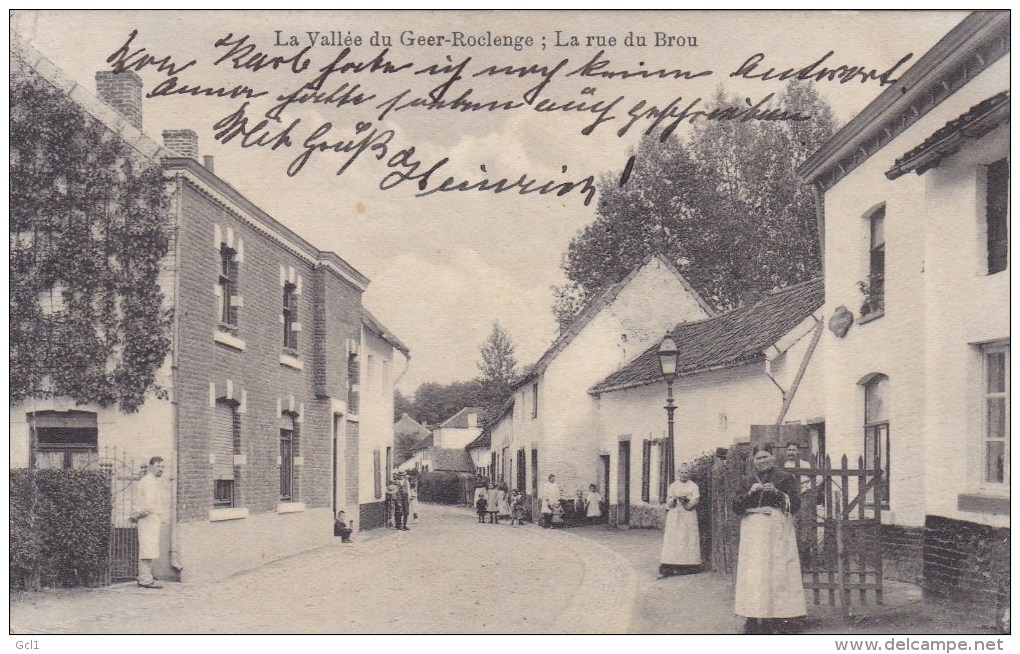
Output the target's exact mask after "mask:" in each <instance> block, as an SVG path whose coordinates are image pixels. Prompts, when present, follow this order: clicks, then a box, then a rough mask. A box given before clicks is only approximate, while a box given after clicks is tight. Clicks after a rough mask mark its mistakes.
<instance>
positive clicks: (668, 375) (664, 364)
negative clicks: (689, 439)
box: [659, 333, 680, 485]
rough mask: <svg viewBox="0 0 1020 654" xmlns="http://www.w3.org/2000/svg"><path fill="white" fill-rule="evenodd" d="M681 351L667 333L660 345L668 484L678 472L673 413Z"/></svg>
mask: <svg viewBox="0 0 1020 654" xmlns="http://www.w3.org/2000/svg"><path fill="white" fill-rule="evenodd" d="M679 355H680V351H679V350H677V349H676V343H675V342H674V341H673V339H672V337H670V335H669V334H668V333H667V334H666V338H664V339H662V343H660V344H659V369H660V370H662V378H663V379H665V380H666V423H667V424H668V425H669V435H668V436H667V438H666V480H667V481H666V483H667V485H669V484H672V483H673V478H674V475H675V474H676V470H674V467H673V413H674V412H675V411H676V405H675V404H674V403H673V382H674V381H676V369H677V361H678V359H679Z"/></svg>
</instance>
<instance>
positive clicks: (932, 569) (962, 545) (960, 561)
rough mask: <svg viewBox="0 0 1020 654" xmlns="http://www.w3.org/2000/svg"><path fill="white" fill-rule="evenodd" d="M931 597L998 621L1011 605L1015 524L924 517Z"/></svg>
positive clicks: (926, 580)
mask: <svg viewBox="0 0 1020 654" xmlns="http://www.w3.org/2000/svg"><path fill="white" fill-rule="evenodd" d="M924 526H925V534H924V592H925V597H926V598H929V599H932V600H934V601H937V602H940V603H945V604H946V605H947V606H949V608H951V609H952V610H954V611H959V612H961V613H967V614H970V615H972V616H977V617H980V618H982V619H983V620H985V621H987V622H988V623H989V624H995V623H996V621H997V620H998V618H999V615H1000V613H1001V611H1003V610H1004V609H1007V608H1009V601H1010V588H1009V583H1010V556H1009V541H1010V536H1009V531H1010V530H1009V529H1001V528H994V527H988V526H985V525H979V524H976V523H973V522H966V521H963V520H953V519H950V518H943V517H940V516H932V515H929V516H927V517H926V518H925V521H924Z"/></svg>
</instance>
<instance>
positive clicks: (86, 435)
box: [28, 411, 99, 470]
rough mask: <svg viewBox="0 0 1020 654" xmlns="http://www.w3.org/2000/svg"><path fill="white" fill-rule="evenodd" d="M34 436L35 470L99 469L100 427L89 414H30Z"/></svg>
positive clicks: (94, 416)
mask: <svg viewBox="0 0 1020 654" xmlns="http://www.w3.org/2000/svg"><path fill="white" fill-rule="evenodd" d="M28 422H29V428H30V429H31V430H32V431H33V432H34V440H33V446H32V467H33V468H35V469H37V470H39V469H44V468H69V469H75V470H98V469H99V448H98V441H99V426H98V422H97V421H96V414H95V413H92V412H89V411H37V412H35V413H30V414H28Z"/></svg>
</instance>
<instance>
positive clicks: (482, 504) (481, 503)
mask: <svg viewBox="0 0 1020 654" xmlns="http://www.w3.org/2000/svg"><path fill="white" fill-rule="evenodd" d="M488 508H489V501H488V500H487V499H485V495H479V496H478V499H477V500H475V510H476V511H478V524H480V525H484V524H485V512H486V510H487V509H488Z"/></svg>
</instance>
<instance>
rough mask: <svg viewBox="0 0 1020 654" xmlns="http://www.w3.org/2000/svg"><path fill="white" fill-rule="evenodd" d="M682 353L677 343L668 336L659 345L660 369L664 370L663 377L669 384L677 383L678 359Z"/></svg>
mask: <svg viewBox="0 0 1020 654" xmlns="http://www.w3.org/2000/svg"><path fill="white" fill-rule="evenodd" d="M679 355H680V351H679V350H677V349H676V342H675V341H674V340H673V338H672V337H671V336H669V335H668V334H667V335H666V338H664V339H662V343H660V344H659V368H660V369H661V370H662V377H663V379H665V380H666V383H667V384H672V383H673V382H674V381H676V368H677V359H678V358H679Z"/></svg>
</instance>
